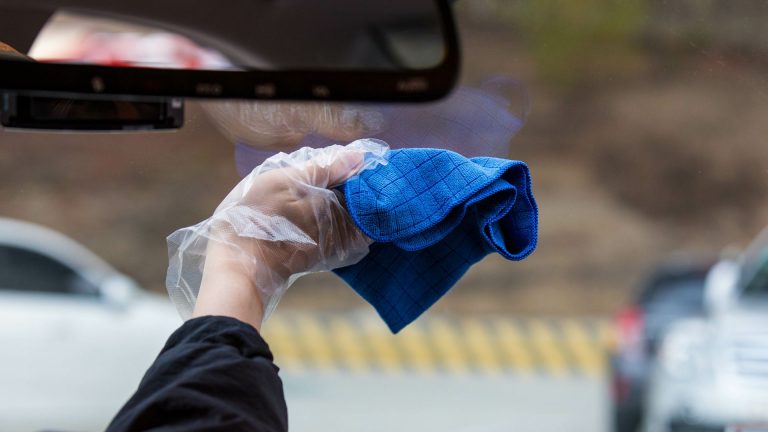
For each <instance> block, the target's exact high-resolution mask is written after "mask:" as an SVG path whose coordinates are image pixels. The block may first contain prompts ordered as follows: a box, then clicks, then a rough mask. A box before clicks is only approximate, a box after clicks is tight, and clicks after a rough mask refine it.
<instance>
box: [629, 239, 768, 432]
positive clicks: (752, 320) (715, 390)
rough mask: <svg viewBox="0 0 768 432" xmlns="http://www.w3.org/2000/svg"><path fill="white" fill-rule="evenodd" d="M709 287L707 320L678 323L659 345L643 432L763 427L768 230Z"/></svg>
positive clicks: (767, 395) (766, 419) (767, 379)
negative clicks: (745, 426)
mask: <svg viewBox="0 0 768 432" xmlns="http://www.w3.org/2000/svg"><path fill="white" fill-rule="evenodd" d="M707 282H708V283H707V286H706V288H705V289H706V290H707V297H708V298H707V300H708V309H709V314H708V315H707V316H706V317H702V318H691V319H685V320H681V321H679V322H677V323H675V324H674V325H673V326H672V327H671V328H670V330H669V331H668V333H667V334H666V336H665V337H664V339H663V341H662V345H661V349H660V351H659V357H658V359H657V362H656V367H655V370H654V373H653V376H652V378H651V382H650V385H649V392H648V399H647V401H646V406H647V412H646V415H645V425H644V430H645V431H647V432H661V431H686V432H687V431H691V432H698V431H701V432H709V431H713V432H714V431H718V432H719V431H724V430H726V428H727V427H732V425H765V424H768V230H767V231H765V232H764V233H763V235H761V236H760V237H758V240H757V241H756V242H755V243H754V245H753V246H752V247H751V248H750V249H749V250H748V251H747V252H746V253H745V254H744V255H743V257H742V258H741V259H739V260H738V261H723V262H722V263H721V264H719V265H716V266H715V267H713V269H712V271H711V274H710V277H708V281H707ZM736 430H738V428H736ZM747 430H750V429H747Z"/></svg>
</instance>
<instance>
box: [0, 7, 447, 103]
mask: <svg viewBox="0 0 768 432" xmlns="http://www.w3.org/2000/svg"><path fill="white" fill-rule="evenodd" d="M362 3H366V2H362ZM324 4H327V5H331V4H332V3H324ZM377 4H378V3H372V4H364V5H362V4H361V2H359V0H336V3H333V5H335V7H333V6H328V7H325V8H322V7H319V6H318V3H316V2H312V1H311V0H293V1H285V2H283V1H278V2H263V1H258V2H248V3H242V4H241V3H238V5H239V7H241V8H243V9H244V10H243V11H240V10H237V9H234V5H232V6H228V7H229V9H225V8H222V5H221V4H220V2H215V1H213V0H207V1H203V2H196V3H195V5H194V7H191V6H190V4H189V3H188V2H181V1H180V0H167V1H164V2H161V4H158V3H157V2H156V1H154V0H152V1H150V0H136V1H132V2H117V1H105V0H58V1H56V0H24V1H20V0H17V1H12V0H0V42H4V43H6V44H8V45H10V46H13V47H15V48H16V49H17V51H20V52H21V53H24V54H22V56H7V55H6V56H0V90H5V91H12V92H16V93H21V94H30V95H38V94H41V93H43V94H56V95H66V94H69V95H71V94H79V95H131V96H143V97H194V98H226V99H262V100H323V101H388V102H420V101H431V100H436V99H439V98H441V97H443V96H445V95H446V94H448V92H450V90H451V89H452V88H453V87H454V85H455V82H456V80H457V77H458V70H459V48H458V39H457V36H456V29H455V24H454V20H453V16H452V13H451V8H450V4H449V2H448V0H397V1H395V0H393V2H384V4H385V5H386V6H387V8H389V9H394V8H395V5H397V6H396V7H398V8H404V9H403V10H405V11H407V10H408V8H414V7H415V8H416V9H417V11H421V9H425V8H426V9H428V10H430V11H431V12H430V13H433V14H434V15H435V16H434V17H433V18H430V19H431V20H433V21H434V23H432V21H430V23H432V24H434V25H432V24H429V25H426V26H427V27H429V26H432V27H434V26H437V29H438V35H439V37H438V38H437V39H435V38H434V37H433V38H432V39H430V38H429V37H426V38H425V37H418V34H419V32H418V29H419V23H420V21H418V20H416V23H415V24H414V22H413V21H414V20H413V19H412V18H413V16H411V15H408V14H407V13H405V12H403V13H401V14H400V15H402V16H398V15H393V16H386V17H384V18H381V19H378V18H377V14H378V15H382V14H383V12H382V11H386V10H387V8H384V9H382V7H383V6H376V7H374V6H375V5H377ZM412 5H420V6H412ZM290 8H293V9H290ZM419 8H421V9H419ZM368 9H370V10H371V11H370V12H366V11H367V10H368ZM60 11H64V12H66V13H72V12H75V13H78V14H80V13H82V14H85V15H84V16H89V17H96V19H100V20H103V19H105V18H109V19H113V20H116V22H117V23H118V24H120V25H122V24H123V23H124V24H125V26H128V27H129V28H131V29H132V28H133V27H130V26H138V25H151V26H152V29H156V30H158V31H162V32H166V33H163V34H172V35H178V37H179V38H183V39H184V40H186V41H190V42H198V43H199V44H200V47H201V48H202V47H204V46H208V47H210V46H214V47H215V48H216V50H217V51H216V52H217V53H225V54H227V55H228V56H229V57H228V58H229V59H231V60H232V61H233V62H234V63H233V67H232V68H230V69H222V70H215V69H216V68H215V67H214V68H211V69H212V70H203V69H199V68H197V67H193V68H191V69H180V68H176V67H175V66H174V67H173V68H163V67H164V66H160V67H157V68H155V67H147V65H146V64H144V63H142V62H139V63H138V64H131V65H129V66H130V67H125V66H121V65H115V64H109V65H105V64H104V63H103V62H102V61H95V62H93V63H89V61H88V60H87V59H85V60H83V61H81V60H80V59H78V58H75V59H73V60H66V61H55V56H54V58H53V60H52V59H51V58H46V59H43V60H44V61H30V60H31V58H33V57H35V56H34V55H32V53H31V52H30V50H33V48H34V44H33V43H32V41H34V40H36V37H37V36H39V35H41V34H42V29H43V28H44V27H45V26H46V25H47V24H46V23H48V22H49V20H51V19H53V18H52V17H54V18H55V14H56V13H58V12H60ZM317 11H323V12H324V13H323V15H322V16H313V15H312V13H315V14H316V13H317ZM345 12H347V13H345ZM422 12H423V11H421V12H419V13H422ZM366 13H368V14H369V15H370V16H360V17H358V16H356V15H355V14H366ZM210 15H213V16H215V17H216V19H215V20H213V19H211V16H210ZM390 15H392V14H390ZM262 16H266V17H268V19H267V18H262ZM414 16H416V17H420V16H421V15H414ZM280 19H283V20H285V24H286V25H288V24H291V25H290V26H288V27H286V26H285V25H284V26H282V27H281V26H280V24H281V22H277V23H275V22H274V21H275V20H280ZM294 19H295V20H297V22H296V23H295V24H294V22H293V20H294ZM385 19H387V20H395V21H393V22H390V21H386V20H385ZM397 19H400V21H397ZM259 20H261V21H259ZM367 20H374V21H370V22H369V21H367ZM401 21H402V22H401ZM212 23H219V24H218V27H217V26H216V25H214V24H212ZM262 27H265V28H266V27H269V30H262ZM414 28H416V30H414ZM349 29H354V30H356V31H357V32H356V33H354V32H352V33H350V32H351V30H350V31H348V32H346V33H345V31H346V30H349ZM126 31H127V30H126ZM131 31H133V30H131ZM267 31H272V32H274V33H267ZM168 32H173V33H168ZM238 32H239V33H238ZM259 32H262V33H259ZM334 32H336V33H339V34H338V35H335V34H332V33H334ZM347 33H350V34H347ZM414 35H416V36H414ZM54 39H55V37H54ZM361 40H362V42H361ZM425 40H432V41H433V42H434V40H438V41H439V44H440V45H439V46H438V49H441V50H442V55H441V56H439V57H437V58H438V59H439V60H438V61H437V62H436V63H435V64H432V63H433V62H431V61H428V62H425V63H424V64H419V63H418V59H419V58H432V57H431V56H429V55H426V54H424V53H425V52H427V51H428V50H427V51H425V49H424V45H425ZM339 42H343V45H344V49H345V50H346V51H344V53H343V54H344V55H341V54H340V53H337V52H334V48H333V47H335V46H336V45H334V44H338V43H339ZM248 43H250V44H251V45H248ZM204 44H207V45H204ZM393 44H400V45H398V48H397V49H396V48H393ZM403 44H405V46H407V47H408V49H400V48H402V46H401V45H403ZM433 48H434V47H433ZM206 49H207V48H206ZM260 49H261V51H263V52H264V53H266V54H267V55H265V56H263V57H264V58H266V59H267V61H264V62H261V63H260V62H259V61H258V58H259V55H260V54H263V53H262V52H260V51H259V50H260ZM341 49H342V48H338V50H341ZM86 51H87V50H86ZM286 51H290V52H289V53H287V54H285V53H284V52H286ZM27 53H29V54H30V55H29V56H26V55H25V54H27ZM283 54H284V55H283ZM374 54H375V55H374ZM424 56H426V57H424ZM350 57H354V58H355V59H356V60H354V61H351V60H350V61H348V62H346V63H345V62H344V61H341V60H340V59H342V60H344V59H348V58H350ZM372 57H375V59H374V60H370V58H372ZM305 59H306V60H305ZM318 59H320V60H318ZM413 59H416V63H413V61H414V60H413ZM388 60H389V61H388ZM120 61H122V60H120ZM345 61H346V60H345ZM118 63H119V62H118ZM243 65H244V66H243ZM51 77H56V78H55V79H51Z"/></svg>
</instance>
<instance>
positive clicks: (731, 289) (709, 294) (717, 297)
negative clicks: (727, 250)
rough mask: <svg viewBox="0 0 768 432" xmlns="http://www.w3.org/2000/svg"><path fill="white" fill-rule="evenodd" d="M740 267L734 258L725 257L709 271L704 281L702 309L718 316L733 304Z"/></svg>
mask: <svg viewBox="0 0 768 432" xmlns="http://www.w3.org/2000/svg"><path fill="white" fill-rule="evenodd" d="M740 269H741V265H740V262H739V261H738V260H737V259H736V258H731V257H726V258H723V259H721V260H720V261H718V262H717V264H715V265H714V266H712V268H711V269H710V270H709V273H708V274H707V277H706V279H705V281H704V309H705V311H706V312H707V314H710V315H718V314H720V313H721V312H723V311H724V310H726V309H728V308H729V307H730V306H731V305H732V304H733V302H734V299H735V297H736V291H737V284H738V282H739V273H740Z"/></svg>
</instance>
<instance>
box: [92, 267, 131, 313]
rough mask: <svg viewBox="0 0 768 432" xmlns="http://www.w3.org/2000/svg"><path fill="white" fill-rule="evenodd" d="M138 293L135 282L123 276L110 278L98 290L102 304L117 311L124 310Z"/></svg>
mask: <svg viewBox="0 0 768 432" xmlns="http://www.w3.org/2000/svg"><path fill="white" fill-rule="evenodd" d="M138 292H139V287H138V286H137V285H136V282H134V281H133V279H131V278H129V277H127V276H125V275H115V276H111V277H110V278H108V279H107V280H105V281H104V282H103V283H102V284H101V286H100V288H99V294H100V296H101V298H102V299H103V300H104V303H106V304H108V305H110V306H112V307H115V308H118V309H124V308H126V307H127V306H128V304H130V302H131V301H132V300H133V299H134V298H135V297H136V295H137V294H138Z"/></svg>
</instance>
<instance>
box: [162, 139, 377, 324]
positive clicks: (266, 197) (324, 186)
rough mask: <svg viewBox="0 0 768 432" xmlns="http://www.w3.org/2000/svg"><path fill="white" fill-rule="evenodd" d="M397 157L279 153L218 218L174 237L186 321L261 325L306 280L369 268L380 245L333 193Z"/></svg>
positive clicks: (174, 284)
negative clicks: (220, 319) (217, 319)
mask: <svg viewBox="0 0 768 432" xmlns="http://www.w3.org/2000/svg"><path fill="white" fill-rule="evenodd" d="M387 152H388V147H387V146H386V144H385V143H383V142H382V141H378V140H365V139H364V140H358V141H355V142H353V143H351V144H349V145H347V146H339V145H334V146H330V147H326V148H321V149H310V148H303V149H300V150H298V151H296V152H294V153H291V154H285V153H280V154H277V155H275V156H273V157H271V158H269V159H267V160H266V161H265V162H264V163H263V164H262V165H260V166H258V167H257V168H256V169H254V170H253V172H252V173H251V174H250V175H248V176H247V177H245V178H244V179H243V180H242V181H241V182H240V183H239V184H238V185H237V186H236V187H235V188H234V189H233V190H232V192H230V194H229V195H227V197H226V198H225V199H224V201H223V202H222V203H221V204H220V205H219V206H218V208H217V209H216V211H215V212H214V214H213V216H212V217H211V218H209V219H208V220H205V221H203V222H201V223H199V224H197V225H195V226H192V227H189V228H184V229H181V230H178V231H176V232H174V233H173V234H171V235H170V236H169V237H168V248H169V257H170V265H169V268H168V276H167V279H166V286H167V288H168V292H169V294H170V296H171V299H172V300H173V301H174V303H175V304H176V306H177V308H178V309H179V311H180V313H181V315H182V317H183V318H184V319H187V318H189V317H190V316H193V315H194V316H199V315H230V316H232V315H233V313H222V312H226V311H230V312H234V313H235V314H237V315H239V316H235V318H238V319H241V320H244V321H246V322H250V323H252V324H260V323H261V321H262V319H261V317H262V314H263V318H264V319H266V317H268V315H269V313H270V312H271V311H272V310H273V309H274V307H275V306H276V305H277V302H278V301H279V299H280V297H281V296H282V294H283V293H284V292H285V290H286V289H287V288H288V287H289V286H290V285H291V284H292V283H293V282H294V281H295V280H296V279H297V278H298V277H300V276H302V275H303V274H306V273H312V272H320V271H330V270H333V269H335V268H339V267H344V266H347V265H351V264H354V263H357V262H358V261H360V260H361V259H362V258H363V257H364V256H365V255H366V254H367V253H368V246H369V245H370V243H371V240H370V239H369V238H368V237H366V236H365V235H363V234H362V233H361V232H360V231H359V230H358V228H357V227H356V226H355V224H354V222H353V221H352V219H351V217H350V216H349V213H347V211H346V209H345V208H344V205H343V195H342V194H341V193H340V192H338V191H335V190H332V189H331V188H333V187H335V186H338V185H340V184H342V183H344V182H345V181H346V180H347V179H348V178H350V177H351V176H353V175H355V174H356V173H358V172H360V171H361V170H363V169H368V168H372V167H374V166H376V165H378V164H385V163H386V154H387ZM196 303H197V305H196ZM193 309H194V311H193ZM193 312H194V313H193ZM244 317H245V318H247V319H243V318H244ZM255 326H256V327H257V328H258V325H255Z"/></svg>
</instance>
